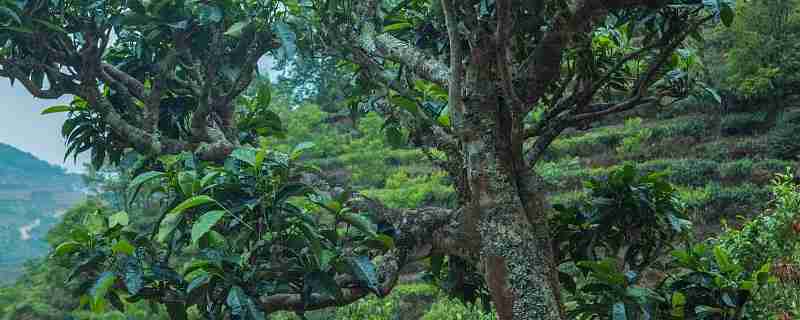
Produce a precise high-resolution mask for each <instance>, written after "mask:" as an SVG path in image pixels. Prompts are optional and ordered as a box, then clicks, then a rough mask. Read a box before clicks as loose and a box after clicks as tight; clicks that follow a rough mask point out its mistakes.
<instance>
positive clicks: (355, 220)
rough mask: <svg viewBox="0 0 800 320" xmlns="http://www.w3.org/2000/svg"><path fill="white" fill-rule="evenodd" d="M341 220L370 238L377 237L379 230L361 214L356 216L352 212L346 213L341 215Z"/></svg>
mask: <svg viewBox="0 0 800 320" xmlns="http://www.w3.org/2000/svg"><path fill="white" fill-rule="evenodd" d="M340 218H341V219H342V221H344V222H347V223H348V224H350V225H351V226H353V227H355V228H356V229H358V230H359V231H361V232H363V233H364V234H366V235H367V236H369V237H376V236H377V228H376V227H375V225H374V224H373V223H372V221H369V219H367V217H365V216H362V215H360V214H355V213H352V212H345V213H343V214H341V216H340Z"/></svg>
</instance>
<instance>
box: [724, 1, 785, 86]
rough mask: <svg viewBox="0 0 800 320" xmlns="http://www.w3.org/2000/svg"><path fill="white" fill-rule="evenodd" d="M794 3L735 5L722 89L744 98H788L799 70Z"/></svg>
mask: <svg viewBox="0 0 800 320" xmlns="http://www.w3.org/2000/svg"><path fill="white" fill-rule="evenodd" d="M799 4H800V3H798V1H796V0H757V1H739V2H738V3H737V6H736V19H735V22H734V24H733V28H731V29H730V31H729V32H731V33H732V35H731V36H732V38H733V39H735V41H732V42H731V43H730V44H729V46H730V52H729V54H728V60H727V69H728V74H727V77H726V79H725V81H724V82H725V85H726V86H728V87H729V88H731V89H733V91H734V92H735V93H736V94H738V95H739V96H742V97H745V98H750V99H753V98H756V99H757V98H767V97H770V96H779V97H780V96H784V95H787V94H791V93H792V92H793V91H794V90H793V88H794V87H795V84H796V83H797V80H798V79H797V77H796V75H797V72H798V68H800V56H798V52H800V51H798V48H797V43H796V42H795V41H794V40H793V39H795V38H796V35H797V34H798V32H800V15H798V10H797V8H798V5H799Z"/></svg>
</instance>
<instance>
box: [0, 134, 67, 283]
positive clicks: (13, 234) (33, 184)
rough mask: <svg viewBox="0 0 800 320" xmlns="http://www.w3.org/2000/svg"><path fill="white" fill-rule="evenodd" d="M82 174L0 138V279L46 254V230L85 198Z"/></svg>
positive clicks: (7, 278)
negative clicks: (67, 171) (1, 140)
mask: <svg viewBox="0 0 800 320" xmlns="http://www.w3.org/2000/svg"><path fill="white" fill-rule="evenodd" d="M81 185H82V182H81V178H80V176H79V175H76V174H68V173H66V172H65V171H64V169H63V168H61V167H58V166H54V165H51V164H49V163H47V162H45V161H42V160H40V159H38V158H36V157H35V156H33V155H31V154H29V153H27V152H24V151H21V150H19V149H16V148H14V147H12V146H10V145H7V144H3V143H0V283H8V282H11V281H13V280H14V279H15V278H16V277H17V276H18V275H19V273H20V272H21V267H22V264H23V263H24V262H25V261H26V260H28V259H32V258H37V257H41V256H43V255H45V254H47V251H48V250H49V247H48V244H47V242H46V241H45V239H44V237H45V235H46V234H47V231H48V230H49V229H50V228H51V227H52V226H53V225H55V224H57V223H58V222H59V216H60V214H61V213H62V212H63V211H64V210H65V209H66V208H69V207H71V206H72V205H73V204H75V203H76V202H77V201H79V200H80V199H81V188H82V187H81Z"/></svg>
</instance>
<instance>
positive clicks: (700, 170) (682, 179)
mask: <svg viewBox="0 0 800 320" xmlns="http://www.w3.org/2000/svg"><path fill="white" fill-rule="evenodd" d="M718 166H719V165H718V163H717V162H716V161H712V160H705V159H656V160H651V161H647V162H644V163H641V164H639V165H638V167H639V170H642V171H644V172H657V171H664V172H666V173H667V175H668V180H669V182H671V183H675V184H679V185H686V186H702V185H705V184H706V182H708V181H709V180H711V179H714V178H716V177H717V168H718Z"/></svg>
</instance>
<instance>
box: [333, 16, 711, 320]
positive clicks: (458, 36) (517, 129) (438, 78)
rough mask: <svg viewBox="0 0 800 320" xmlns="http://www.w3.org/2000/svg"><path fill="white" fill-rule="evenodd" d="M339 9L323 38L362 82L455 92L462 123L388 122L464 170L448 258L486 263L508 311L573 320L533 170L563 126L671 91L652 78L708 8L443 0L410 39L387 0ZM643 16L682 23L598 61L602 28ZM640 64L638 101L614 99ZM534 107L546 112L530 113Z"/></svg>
mask: <svg viewBox="0 0 800 320" xmlns="http://www.w3.org/2000/svg"><path fill="white" fill-rule="evenodd" d="M345 2H346V1H345ZM337 3H341V2H335V1H330V2H328V3H326V4H327V5H328V6H326V7H325V8H326V10H328V11H323V12H321V14H327V15H326V16H324V17H322V18H321V19H320V20H321V21H322V24H323V26H324V28H321V29H324V31H320V32H321V35H322V36H321V39H323V40H322V41H323V42H326V44H327V46H328V47H329V48H330V49H334V50H339V52H340V57H342V58H344V59H347V60H350V61H351V62H353V63H356V64H357V65H359V66H360V67H361V68H362V69H361V71H360V72H361V74H360V76H362V77H367V78H368V80H370V81H371V82H376V83H380V84H382V87H381V88H379V89H374V93H375V94H376V95H379V96H383V97H384V98H388V96H391V95H395V94H396V95H400V96H403V97H405V98H407V99H409V100H413V101H416V102H417V103H419V105H420V106H422V104H421V102H423V101H424V99H425V97H422V96H421V94H420V92H419V91H417V90H415V88H414V87H413V86H411V85H409V84H410V83H415V82H418V81H423V82H425V83H432V84H435V85H438V86H440V87H441V88H447V91H448V107H449V108H448V110H449V111H448V112H449V119H450V125H448V124H442V123H437V122H436V121H431V119H428V118H426V114H424V113H422V112H413V110H412V111H408V109H407V108H405V109H402V110H404V111H394V112H391V117H389V119H395V120H396V119H398V118H400V119H401V122H402V123H403V124H404V125H406V126H407V127H408V128H409V130H410V131H411V140H412V141H414V142H415V144H416V145H417V146H419V147H421V148H424V149H426V150H427V149H429V148H435V149H437V150H440V151H443V152H445V153H446V154H447V159H446V160H444V161H439V162H438V163H439V164H440V165H441V166H442V167H443V168H444V169H445V170H446V171H448V173H449V174H450V175H451V176H452V177H453V179H454V181H455V184H456V185H455V186H456V190H457V192H458V196H459V205H460V208H459V210H458V212H461V213H463V214H460V215H458V217H457V218H455V217H454V218H453V219H457V222H458V225H459V227H458V228H459V232H458V233H457V234H455V235H453V237H455V238H456V239H457V240H452V239H451V240H452V242H451V243H457V244H458V245H457V246H455V247H458V248H453V247H454V246H447V247H448V248H449V249H450V251H448V252H447V253H448V254H453V255H458V256H461V257H463V258H466V259H467V260H468V261H472V262H474V263H475V264H476V265H477V267H478V269H479V270H481V271H482V273H483V274H484V278H485V281H486V284H487V286H488V288H489V289H490V292H491V295H492V300H493V303H494V306H495V308H496V310H497V313H498V317H499V319H503V320H506V319H515V320H520V319H543V320H544V319H548V320H549V319H563V318H564V310H563V306H562V303H561V301H560V300H561V294H560V291H559V282H558V279H557V276H556V275H557V272H556V269H555V268H556V264H557V262H556V261H555V259H554V256H553V249H552V248H551V243H550V239H549V236H550V230H549V227H548V222H547V214H546V203H545V201H544V191H545V190H543V187H544V186H543V183H542V182H541V180H540V179H539V178H538V177H537V176H536V175H535V173H534V172H533V167H534V165H535V164H536V162H537V161H538V160H539V159H540V158H541V157H542V155H543V153H544V152H545V151H546V149H547V147H548V146H549V145H550V143H551V142H552V141H553V140H554V139H555V138H556V137H557V136H558V135H559V134H560V133H561V132H562V131H563V130H564V129H566V128H569V127H574V126H578V125H585V124H586V123H588V122H591V121H594V120H596V119H599V118H601V117H603V116H605V115H609V114H612V113H616V112H621V111H625V110H630V109H632V108H634V107H637V106H641V105H648V104H655V103H657V102H658V101H659V100H660V99H661V98H662V97H664V96H668V95H670V94H671V92H668V91H665V90H663V89H664V88H663V87H658V86H655V85H654V84H655V83H656V81H657V80H659V79H661V78H662V77H663V76H664V74H665V71H664V70H665V69H668V68H671V67H670V66H668V65H667V64H668V63H669V60H670V57H671V56H672V54H673V52H674V50H675V49H676V48H678V47H680V46H681V45H682V44H683V43H684V40H685V39H686V37H687V36H688V35H689V34H690V33H691V32H692V31H694V30H696V28H698V27H699V26H701V24H702V23H704V22H706V21H708V19H709V17H708V16H706V15H703V14H700V13H701V12H702V9H703V8H702V6H690V5H686V7H685V8H684V7H675V6H671V7H670V8H667V7H665V2H664V1H655V0H595V1H590V0H577V1H566V2H562V1H512V0H497V1H489V3H491V4H488V5H487V1H455V0H441V2H439V1H435V2H434V3H432V4H431V9H430V12H431V13H430V16H432V18H430V19H431V21H429V22H427V23H429V25H428V26H425V27H419V28H416V29H415V30H416V31H411V32H412V35H411V36H409V35H408V34H405V35H404V34H403V33H402V32H382V31H381V30H382V29H383V25H381V24H380V23H377V21H381V19H382V18H384V19H388V18H387V16H388V14H387V12H391V13H392V19H394V20H392V21H397V19H398V18H397V17H398V16H402V13H403V12H404V11H403V8H399V7H395V8H387V7H386V6H385V5H384V4H383V3H382V2H380V1H364V2H360V4H359V5H356V6H355V7H347V6H338V5H337ZM350 8H355V10H353V13H352V15H353V16H350V17H349V18H347V19H345V20H336V19H335V18H330V17H332V16H336V15H335V14H334V13H335V11H336V10H340V11H338V14H339V16H341V15H343V14H344V15H345V16H347V15H348V14H345V13H344V12H343V11H342V10H346V9H347V10H349V9H350ZM632 10H638V11H637V12H643V11H647V12H650V13H651V14H653V15H656V16H659V17H660V19H672V20H671V22H670V24H668V25H667V26H662V27H663V28H664V30H662V31H663V32H662V33H661V35H660V36H655V37H651V38H649V39H650V40H646V41H643V42H641V43H636V44H634V42H629V43H628V44H626V45H624V46H623V47H624V48H623V47H620V48H617V49H619V50H618V51H615V53H613V54H611V57H610V58H612V60H613V63H612V64H609V65H605V66H602V67H601V66H598V65H597V62H596V59H595V56H596V55H598V54H601V53H600V52H595V51H594V50H597V49H596V48H595V46H594V44H593V40H594V38H595V36H596V34H595V33H594V32H595V31H597V30H598V29H600V28H604V27H606V22H607V21H608V18H609V16H610V14H611V13H615V14H616V16H617V18H616V19H617V22H618V23H620V22H621V20H622V19H624V18H619V17H623V16H625V15H624V13H626V12H632ZM343 21H344V23H343ZM635 22H636V21H631V22H630V23H635ZM388 23H389V22H386V23H385V24H388ZM352 24H356V26H357V28H353V27H354V26H353V25H352ZM342 25H345V26H344V27H342ZM436 26H439V28H438V29H437V27H436ZM426 30H427V31H426ZM431 30H441V34H443V35H444V36H443V37H442V38H446V40H447V43H448V46H446V47H445V48H446V49H445V50H442V52H441V54H437V53H435V52H434V51H435V50H430V49H429V48H428V49H426V50H420V48H419V47H418V46H419V41H417V43H416V44H415V45H411V44H410V43H407V42H405V41H404V40H402V39H409V38H411V39H413V38H414V37H413V36H416V38H417V39H419V38H420V36H422V37H423V38H424V36H428V35H430V34H433V35H434V36H435V34H436V31H431ZM413 32H416V34H413ZM426 32H427V34H426ZM629 36H630V37H632V38H633V37H640V38H642V37H643V36H644V34H637V35H629ZM332 39H335V40H332ZM342 44H351V45H350V46H347V45H345V47H342ZM602 54H605V53H602ZM631 61H638V62H639V63H640V65H641V66H643V67H642V68H641V69H640V70H638V72H636V74H633V75H629V77H628V78H627V79H629V80H625V81H626V82H625V83H624V84H623V87H625V88H627V89H628V91H629V92H628V93H627V95H624V96H622V97H620V95H612V94H608V93H609V91H608V85H609V83H610V82H611V81H610V79H611V78H612V75H615V74H619V72H620V70H621V66H623V65H625V64H626V63H628V62H631ZM398 64H399V65H401V66H402V72H399V71H397V69H398V68H397V65H398ZM385 100H389V101H391V99H385ZM387 104H391V102H387ZM397 109H398V110H400V109H401V108H397ZM534 110H537V111H538V112H540V118H539V120H538V121H525V119H526V118H528V117H530V115H531V113H532V112H534ZM443 247H446V246H443Z"/></svg>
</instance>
